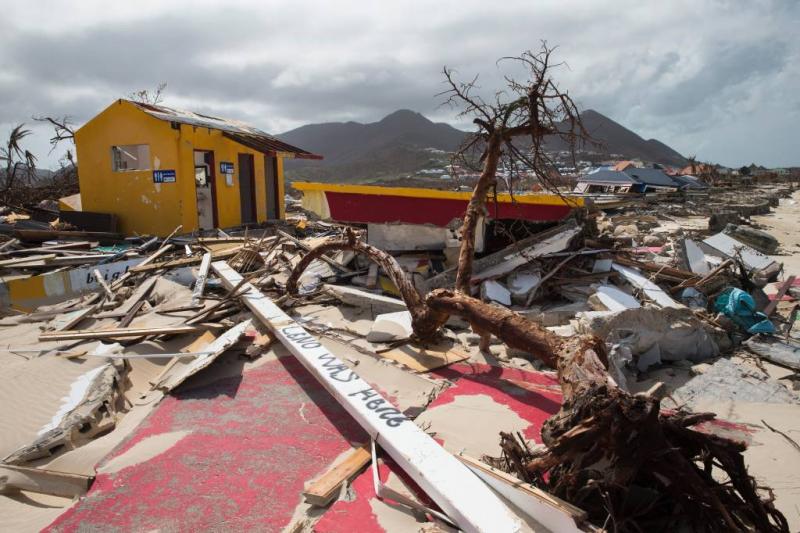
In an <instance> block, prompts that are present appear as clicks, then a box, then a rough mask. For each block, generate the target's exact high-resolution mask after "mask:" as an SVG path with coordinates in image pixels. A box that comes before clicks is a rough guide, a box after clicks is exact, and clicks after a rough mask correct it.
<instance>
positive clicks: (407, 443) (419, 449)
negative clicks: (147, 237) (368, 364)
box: [211, 261, 523, 532]
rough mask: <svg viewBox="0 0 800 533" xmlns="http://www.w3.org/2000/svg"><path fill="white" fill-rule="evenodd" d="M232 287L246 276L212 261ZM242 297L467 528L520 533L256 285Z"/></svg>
mask: <svg viewBox="0 0 800 533" xmlns="http://www.w3.org/2000/svg"><path fill="white" fill-rule="evenodd" d="M211 266H212V268H213V270H214V272H216V274H217V275H218V276H219V277H220V279H221V280H222V283H223V285H224V286H225V287H226V288H228V289H231V288H233V287H234V286H236V285H237V284H238V283H239V282H240V281H241V280H242V276H241V275H239V273H238V272H236V271H235V270H233V269H232V268H231V267H230V266H228V264H227V263H225V262H224V261H216V262H214V263H213V264H212V265H211ZM242 289H243V290H246V292H245V294H244V295H243V296H242V297H241V299H242V301H243V302H244V303H245V305H247V307H248V308H249V309H250V310H251V311H252V312H253V313H254V314H255V315H256V316H257V317H258V318H259V320H261V321H262V322H263V323H264V324H265V325H266V326H267V327H269V329H270V330H271V331H272V333H273V334H274V335H275V337H276V338H277V339H278V340H279V341H280V342H281V343H282V344H283V345H284V346H286V348H287V349H288V350H289V351H290V352H291V353H292V354H293V355H294V356H295V357H297V359H298V360H299V361H300V362H301V363H302V364H303V366H305V367H306V369H307V370H308V371H309V372H311V373H312V374H313V375H314V377H316V378H317V380H319V382H320V383H321V384H322V386H323V387H325V389H326V390H327V391H328V392H330V393H331V395H333V397H334V398H336V400H337V401H338V402H339V403H341V405H342V407H344V408H345V410H347V412H348V413H350V415H351V416H352V417H353V418H355V420H356V421H357V422H358V423H359V424H360V425H361V426H362V427H363V428H364V429H365V430H366V431H367V433H369V435H370V437H372V438H373V439H374V440H376V441H377V442H378V443H379V444H380V446H381V447H382V448H383V449H384V450H386V451H387V453H388V454H389V455H390V456H391V457H392V458H393V459H394V460H395V461H396V462H397V463H398V464H399V465H400V466H401V467H402V468H403V470H405V471H406V473H407V474H408V475H409V476H410V477H411V478H412V479H413V480H414V481H415V482H416V483H417V484H418V485H419V486H420V487H421V488H422V489H423V490H424V491H425V492H426V493H427V494H428V495H429V496H430V497H431V498H433V500H434V501H435V502H436V503H437V505H439V507H440V508H441V509H442V510H443V511H444V512H445V513H447V515H448V516H449V517H450V518H451V519H452V520H453V521H455V522H456V524H457V525H458V526H459V527H460V528H461V529H462V530H464V531H467V532H471V531H486V532H490V531H491V532H495V531H497V532H502V531H520V530H521V529H522V527H523V526H522V522H521V520H520V519H519V517H517V516H515V515H514V514H513V513H512V512H511V511H510V510H509V509H508V507H506V505H505V504H504V503H503V502H502V501H501V500H500V499H499V498H498V497H497V496H496V495H495V494H494V493H493V492H492V491H491V490H490V489H489V488H488V487H487V486H486V485H485V484H483V482H481V480H480V479H479V478H478V477H476V476H475V475H474V474H473V473H472V472H471V471H470V470H469V469H468V468H467V467H466V466H464V465H462V464H461V463H460V462H459V461H458V459H456V458H455V457H453V456H452V455H450V454H449V453H448V452H447V451H445V450H444V448H442V447H441V446H439V444H437V443H436V441H434V440H433V439H432V438H431V437H430V435H428V434H426V433H425V432H424V431H422V430H421V429H420V428H419V427H417V425H416V424H414V423H413V422H412V421H411V420H409V419H408V418H407V417H406V416H405V415H404V414H403V413H402V412H400V411H399V410H398V409H396V408H395V407H393V406H392V404H391V403H390V402H389V401H388V400H386V399H385V398H384V397H383V396H382V395H381V394H380V393H379V392H378V391H376V390H375V389H373V388H372V386H371V385H370V384H369V383H367V382H366V381H364V380H363V379H362V378H361V377H360V376H359V375H358V374H357V373H356V372H354V371H353V370H351V369H350V368H349V367H348V366H347V365H345V364H344V363H343V362H342V361H341V360H340V359H339V358H338V357H336V356H335V355H333V354H332V353H330V352H329V351H328V350H327V349H325V348H324V347H323V346H322V344H321V343H320V342H319V341H318V340H317V339H316V338H315V337H314V336H312V335H311V334H309V333H308V332H307V331H306V330H305V329H304V328H303V327H302V326H300V325H299V324H298V323H297V322H295V321H294V320H293V319H292V318H291V317H289V316H288V315H287V314H286V313H284V312H283V310H281V309H280V308H279V307H278V306H277V305H275V304H274V303H273V302H272V300H270V299H269V298H268V297H266V296H265V295H264V294H262V293H261V292H260V291H259V290H258V289H257V288H256V287H254V286H253V285H252V284H250V283H246V284H245V285H243V286H242Z"/></svg>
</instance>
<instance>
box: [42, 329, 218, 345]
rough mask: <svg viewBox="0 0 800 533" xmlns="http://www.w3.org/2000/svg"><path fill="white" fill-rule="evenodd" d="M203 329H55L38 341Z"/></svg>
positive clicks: (119, 336)
mask: <svg viewBox="0 0 800 533" xmlns="http://www.w3.org/2000/svg"><path fill="white" fill-rule="evenodd" d="M199 331H203V330H202V329H201V328H199V327H195V326H164V327H158V328H113V329H84V330H78V331H56V332H51V333H42V334H41V335H39V340H40V341H70V340H75V339H116V338H122V337H149V336H151V335H173V334H179V333H197V332H199Z"/></svg>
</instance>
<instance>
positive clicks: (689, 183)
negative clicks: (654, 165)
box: [672, 175, 708, 190]
mask: <svg viewBox="0 0 800 533" xmlns="http://www.w3.org/2000/svg"><path fill="white" fill-rule="evenodd" d="M672 179H673V180H675V181H677V182H678V183H681V184H682V186H681V187H680V189H681V190H684V189H698V190H701V189H708V184H707V183H705V182H704V181H703V180H701V179H700V178H698V177H697V176H690V175H686V176H672Z"/></svg>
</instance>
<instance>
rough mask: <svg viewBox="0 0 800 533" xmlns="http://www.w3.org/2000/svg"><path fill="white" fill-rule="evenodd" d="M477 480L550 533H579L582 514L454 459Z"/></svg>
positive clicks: (477, 464) (498, 473)
mask: <svg viewBox="0 0 800 533" xmlns="http://www.w3.org/2000/svg"><path fill="white" fill-rule="evenodd" d="M456 457H458V459H460V460H461V462H463V463H464V464H465V465H467V466H468V467H469V469H470V470H472V471H473V472H474V473H475V474H476V475H477V476H478V477H479V478H481V479H482V480H483V481H484V482H485V483H486V484H488V485H489V486H490V487H492V488H493V489H494V490H496V491H497V492H499V493H500V494H502V495H503V497H504V498H506V499H507V500H509V501H510V502H511V503H513V504H514V505H515V506H516V507H517V508H518V509H519V510H521V511H522V512H524V513H525V514H527V515H528V516H529V517H531V518H533V519H534V520H535V521H537V522H539V523H540V524H542V525H543V526H545V527H546V528H547V529H549V530H550V531H558V532H559V533H561V532H562V531H563V532H576V533H577V532H582V531H584V529H583V528H582V527H581V525H583V524H584V523H585V522H586V520H587V519H588V516H587V514H586V512H585V511H583V510H582V509H579V508H578V507H575V506H574V505H572V504H571V503H568V502H565V501H564V500H561V499H560V498H556V497H555V496H553V495H552V494H548V493H547V492H545V491H543V490H541V489H539V488H537V487H534V486H533V485H531V484H530V483H525V482H524V481H522V480H520V479H518V478H517V477H515V476H512V475H511V474H508V473H506V472H503V471H502V470H498V469H496V468H492V467H491V466H489V465H487V464H486V463H483V462H481V461H479V460H478V459H475V458H473V457H470V456H468V455H464V454H459V455H456Z"/></svg>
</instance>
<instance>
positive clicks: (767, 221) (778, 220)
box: [751, 191, 800, 277]
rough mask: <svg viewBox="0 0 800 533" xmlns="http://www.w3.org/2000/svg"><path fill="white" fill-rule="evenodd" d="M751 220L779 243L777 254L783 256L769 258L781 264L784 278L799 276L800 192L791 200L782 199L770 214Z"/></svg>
mask: <svg viewBox="0 0 800 533" xmlns="http://www.w3.org/2000/svg"><path fill="white" fill-rule="evenodd" d="M751 220H752V221H753V222H757V223H758V224H759V226H760V227H761V229H763V230H764V231H766V232H768V233H771V234H772V235H773V236H774V237H775V238H776V239H778V242H780V243H781V246H780V249H779V250H778V252H780V253H782V254H784V255H774V256H771V257H772V259H774V260H775V261H778V262H781V263H783V271H784V274H785V276H787V277H788V276H790V275H792V274H796V275H800V191H797V192H795V193H794V195H792V197H791V198H782V199H781V203H780V205H779V206H778V207H777V208H775V209H774V210H773V212H772V214H770V215H759V216H754V217H751Z"/></svg>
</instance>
